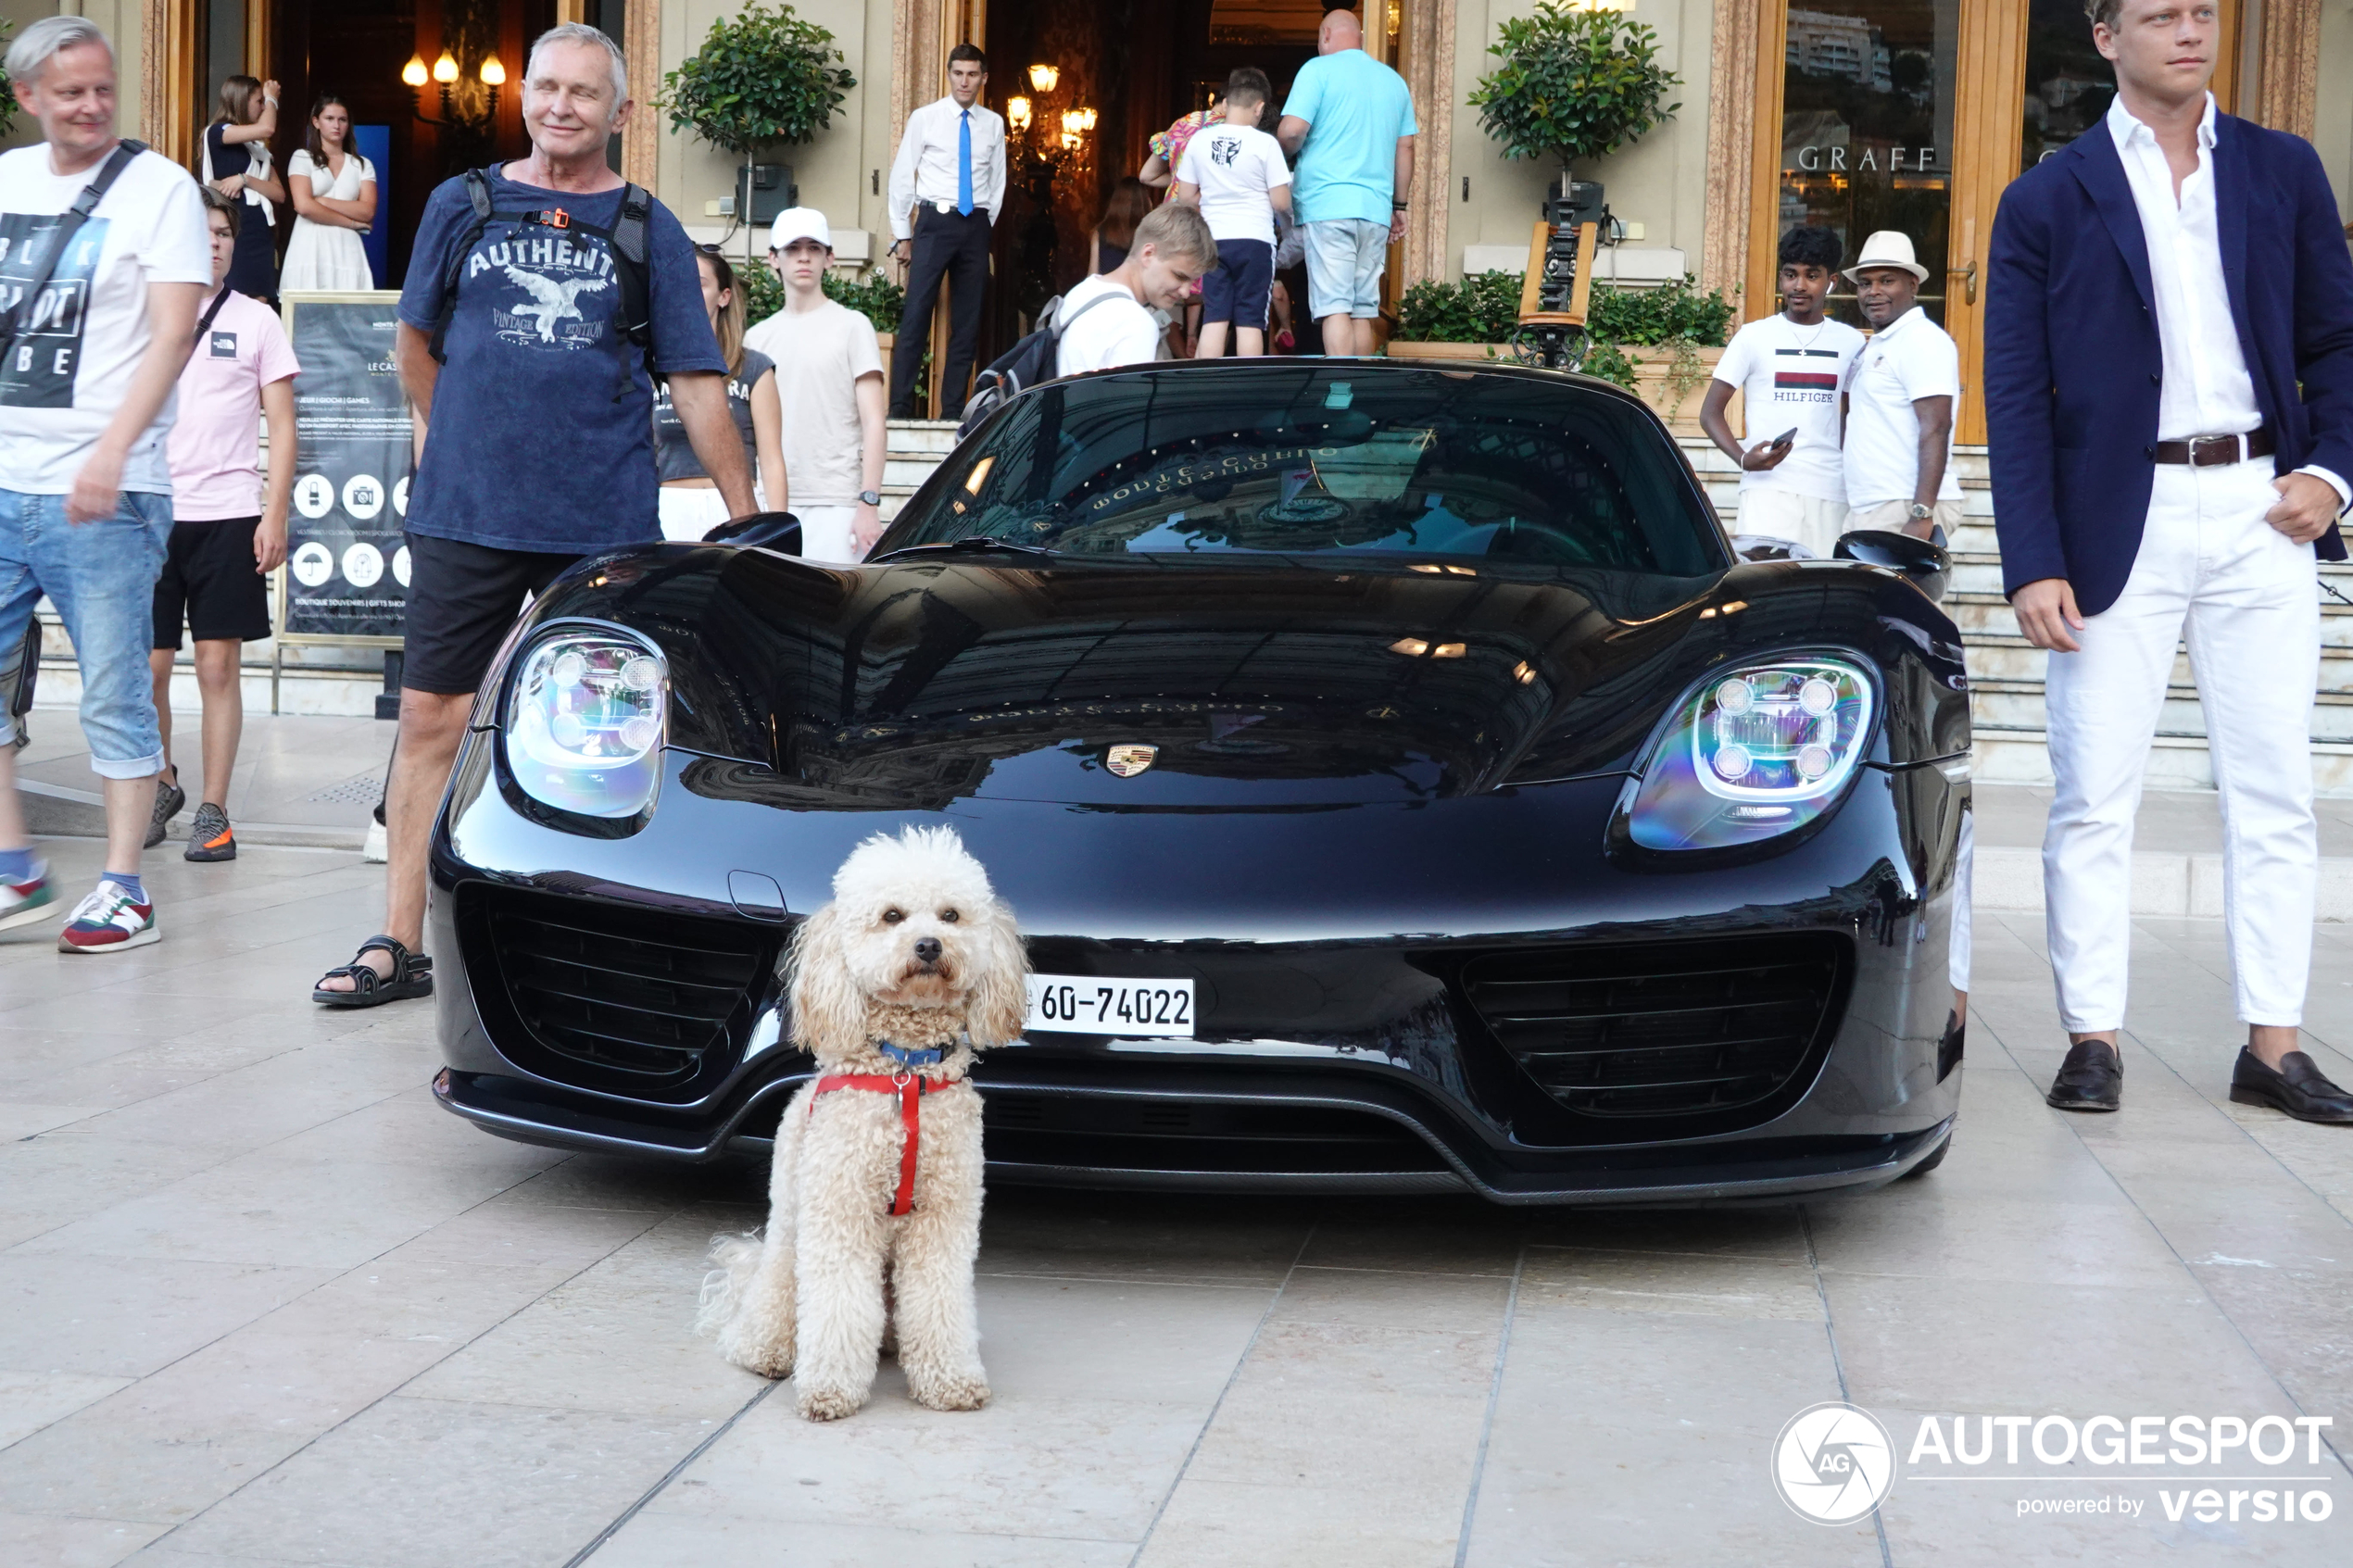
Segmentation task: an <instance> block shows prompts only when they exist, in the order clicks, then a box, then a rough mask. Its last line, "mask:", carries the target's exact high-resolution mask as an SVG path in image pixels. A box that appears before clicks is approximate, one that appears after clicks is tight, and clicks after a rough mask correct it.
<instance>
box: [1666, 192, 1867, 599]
mask: <svg viewBox="0 0 2353 1568" xmlns="http://www.w3.org/2000/svg"><path fill="white" fill-rule="evenodd" d="M1843 248H1844V247H1843V245H1841V244H1840V242H1839V237H1838V235H1837V234H1835V233H1833V232H1831V231H1830V230H1828V229H1815V228H1806V229H1792V230H1791V231H1790V232H1788V233H1786V234H1783V235H1782V236H1781V244H1780V288H1781V309H1780V314H1779V315H1777V316H1768V317H1765V318H1763V319H1762V320H1755V321H1751V322H1750V323H1749V324H1748V325H1746V326H1744V327H1743V328H1742V329H1741V330H1740V331H1739V332H1735V333H1733V334H1732V341H1731V343H1730V345H1728V346H1727V347H1726V348H1725V350H1724V357H1723V358H1721V359H1720V360H1718V362H1717V366H1716V379H1715V380H1714V381H1713V382H1711V383H1709V384H1708V388H1707V396H1706V398H1705V400H1704V401H1703V402H1702V403H1701V405H1700V411H1699V423H1700V428H1701V429H1702V430H1704V431H1705V432H1706V433H1707V438H1708V439H1709V440H1710V441H1713V442H1715V443H1716V445H1717V447H1718V450H1720V451H1721V452H1722V453H1723V454H1724V455H1725V456H1726V457H1728V458H1731V459H1732V461H1734V462H1736V463H1738V464H1740V466H1741V510H1740V522H1739V528H1738V531H1739V532H1740V533H1754V534H1760V535H1762V536H1764V537H1767V538H1771V539H1784V540H1788V541H1790V542H1791V543H1793V544H1796V545H1799V546H1803V547H1804V548H1805V550H1806V553H1807V554H1808V555H1811V556H1814V557H1816V558H1828V557H1829V556H1830V554H1831V548H1832V546H1835V545H1837V543H1838V536H1839V535H1840V534H1841V533H1843V532H1845V528H1846V479H1845V474H1844V470H1843V465H1842V463H1841V459H1840V455H1839V425H1840V422H1841V421H1840V408H1839V399H1840V397H1841V395H1842V394H1841V389H1842V388H1843V387H1844V386H1845V384H1846V371H1847V368H1848V367H1849V366H1851V365H1853V364H1854V363H1855V356H1856V354H1857V353H1858V352H1860V351H1861V349H1862V346H1863V334H1862V333H1861V332H1856V330H1855V329H1854V328H1852V327H1850V326H1848V325H1847V324H1846V323H1845V322H1843V321H1834V320H1831V319H1830V318H1829V317H1828V316H1826V315H1824V314H1823V309H1822V307H1823V304H1824V302H1825V301H1827V300H1828V299H1829V298H1830V293H1831V284H1832V283H1833V282H1836V281H1837V279H1838V264H1839V259H1840V254H1841V252H1842V251H1843ZM1735 392H1737V393H1739V394H1740V395H1741V402H1742V408H1743V413H1744V415H1745V417H1746V421H1747V424H1748V437H1747V439H1748V442H1749V445H1743V444H1742V441H1741V439H1740V438H1738V437H1735V436H1734V435H1733V434H1732V427H1731V425H1730V422H1729V421H1728V420H1726V419H1725V417H1724V413H1725V409H1726V408H1727V407H1728V406H1730V403H1731V400H1732V395H1733V394H1734V393H1735Z"/></svg>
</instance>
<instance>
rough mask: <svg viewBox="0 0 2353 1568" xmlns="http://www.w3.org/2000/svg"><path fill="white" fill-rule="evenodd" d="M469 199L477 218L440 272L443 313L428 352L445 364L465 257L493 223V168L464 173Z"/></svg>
mask: <svg viewBox="0 0 2353 1568" xmlns="http://www.w3.org/2000/svg"><path fill="white" fill-rule="evenodd" d="M465 182H466V201H467V204H468V205H469V206H471V207H472V208H473V212H474V220H473V222H472V224H470V225H469V226H468V227H467V229H466V237H465V238H464V239H463V240H461V241H459V245H458V248H457V249H456V250H454V251H453V252H451V253H450V257H449V265H448V266H447V268H445V269H444V270H443V271H442V274H441V316H440V318H439V320H435V321H434V324H433V344H432V345H431V348H430V350H429V352H430V353H431V354H432V355H433V358H434V363H435V364H437V365H446V364H447V363H448V362H449V355H448V353H447V350H445V349H444V348H443V347H442V341H443V340H444V339H446V338H447V337H448V335H449V322H450V319H451V318H452V317H454V316H456V315H457V314H458V284H459V282H460V281H461V280H463V279H464V277H465V275H466V257H470V256H472V254H473V253H474V245H475V243H476V242H477V241H479V240H480V239H481V238H482V232H483V231H484V229H487V228H488V227H490V220H491V216H492V214H491V202H490V170H489V169H467V170H466V173H465Z"/></svg>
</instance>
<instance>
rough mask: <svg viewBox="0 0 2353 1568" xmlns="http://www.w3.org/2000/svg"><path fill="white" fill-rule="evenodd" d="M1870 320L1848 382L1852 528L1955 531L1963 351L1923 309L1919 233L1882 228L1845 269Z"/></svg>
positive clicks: (1848, 521)
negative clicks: (1956, 420) (1916, 252)
mask: <svg viewBox="0 0 2353 1568" xmlns="http://www.w3.org/2000/svg"><path fill="white" fill-rule="evenodd" d="M1846 275H1847V277H1849V278H1850V279H1852V280H1853V281H1854V283H1855V301H1856V304H1857V305H1859V306H1860V307H1862V311H1863V319H1864V320H1866V321H1869V323H1870V325H1871V334H1872V335H1871V341H1870V342H1869V344H1868V345H1865V346H1864V349H1863V352H1862V353H1861V354H1859V355H1857V356H1856V359H1855V369H1854V371H1853V373H1852V375H1851V376H1850V378H1849V379H1848V382H1847V387H1846V400H1847V412H1846V505H1847V514H1846V526H1847V527H1848V528H1849V529H1856V528H1883V529H1891V530H1897V531H1901V532H1904V533H1914V534H1917V535H1919V537H1920V538H1923V539H1926V538H1928V537H1930V536H1931V531H1932V530H1933V529H1935V528H1939V527H1941V528H1943V529H1944V533H1945V536H1946V537H1947V538H1950V537H1951V536H1952V533H1953V531H1954V530H1955V529H1957V528H1958V527H1959V526H1960V523H1961V483H1960V481H1959V480H1958V479H1957V478H1956V477H1954V473H1953V415H1954V412H1955V410H1956V409H1957V408H1958V407H1959V405H1960V401H1961V355H1960V350H1959V349H1958V348H1957V347H1956V346H1955V345H1954V343H1953V340H1952V339H1951V338H1950V337H1948V336H1946V335H1945V332H1944V328H1942V327H1940V326H1938V325H1937V324H1936V323H1935V322H1933V321H1931V320H1929V319H1928V313H1927V312H1926V311H1924V310H1922V309H1921V308H1920V307H1919V291H1920V285H1921V284H1922V283H1924V282H1927V281H1928V269H1927V268H1925V267H1923V266H1921V265H1920V264H1919V261H1918V260H1917V259H1915V258H1914V257H1913V255H1912V238H1911V236H1910V235H1909V234H1903V233H1898V232H1896V231H1894V230H1893V229H1882V230H1881V231H1880V232H1878V233H1876V234H1873V235H1872V236H1871V237H1870V238H1869V239H1867V240H1865V241H1864V242H1863V253H1862V254H1861V255H1860V256H1858V257H1856V258H1855V265H1854V266H1852V267H1850V268H1848V269H1847V270H1846Z"/></svg>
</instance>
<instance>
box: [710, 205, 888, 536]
mask: <svg viewBox="0 0 2353 1568" xmlns="http://www.w3.org/2000/svg"><path fill="white" fill-rule="evenodd" d="M833 259H834V232H833V227H832V225H831V224H829V223H827V222H826V221H825V215H824V213H822V212H819V211H818V210H817V209H816V208H815V207H790V208H787V209H786V211H783V212H780V213H778V214H777V215H776V226H775V227H774V228H773V229H771V230H770V231H769V232H768V264H769V265H770V266H771V267H773V268H774V269H775V270H776V275H777V276H778V277H780V278H782V279H784V281H785V307H784V308H783V309H782V310H779V311H777V312H776V313H775V314H774V316H771V317H768V318H767V319H766V320H762V321H761V322H759V323H757V324H756V325H754V326H753V327H752V329H751V330H750V331H749V332H746V333H744V346H745V347H746V348H750V349H756V350H758V351H759V352H760V353H762V354H765V355H766V356H768V358H771V359H774V361H775V362H776V397H777V401H778V402H779V404H780V405H781V406H782V408H783V410H784V423H785V435H784V445H785V473H786V481H787V483H789V485H790V487H791V491H792V494H791V495H790V496H789V497H776V498H774V499H773V500H772V502H771V505H772V506H774V507H775V508H778V509H782V508H783V506H784V504H785V502H786V500H787V499H788V500H789V501H790V503H791V507H792V513H793V515H794V516H795V517H797V518H799V519H800V553H801V555H802V556H803V557H804V558H808V559H810V560H823V561H833V562H836V563H838V564H840V565H844V566H848V565H851V564H853V563H855V562H858V561H862V560H864V559H865V558H866V552H867V551H868V550H870V549H873V548H874V546H875V540H877V539H879V538H881V537H882V533H883V521H882V512H881V510H880V508H881V507H882V482H883V458H884V452H885V449H886V447H887V445H888V443H889V435H888V428H889V427H888V424H887V416H888V414H889V407H888V404H889V398H888V396H887V394H886V391H885V389H884V386H883V361H882V345H881V342H880V340H879V339H878V338H876V336H875V324H874V323H873V322H872V321H869V320H866V318H865V317H863V316H862V315H860V314H859V313H858V312H857V311H855V310H852V309H851V308H849V307H848V306H847V305H844V304H842V303H841V302H840V301H839V300H837V299H829V298H827V297H826V295H825V269H826V268H827V267H829V266H831V265H832V264H833Z"/></svg>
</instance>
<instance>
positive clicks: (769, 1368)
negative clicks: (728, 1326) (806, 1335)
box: [727, 1351, 792, 1383]
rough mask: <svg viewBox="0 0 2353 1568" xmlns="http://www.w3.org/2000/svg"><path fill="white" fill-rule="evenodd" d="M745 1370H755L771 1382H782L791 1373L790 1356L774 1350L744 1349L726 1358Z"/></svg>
mask: <svg viewBox="0 0 2353 1568" xmlns="http://www.w3.org/2000/svg"><path fill="white" fill-rule="evenodd" d="M727 1359H728V1360H729V1361H733V1362H734V1363H735V1364H736V1365H737V1366H739V1367H741V1368H743V1369H744V1370H745V1371H746V1372H756V1373H758V1374H760V1375H761V1376H762V1377H764V1378H766V1379H768V1380H769V1381H770V1382H772V1383H782V1382H783V1381H784V1380H785V1379H786V1378H787V1377H790V1376H791V1375H792V1357H791V1355H790V1354H789V1353H786V1354H778V1353H776V1352H774V1351H746V1352H744V1353H742V1354H740V1355H731V1356H729V1357H728V1358H727Z"/></svg>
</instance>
